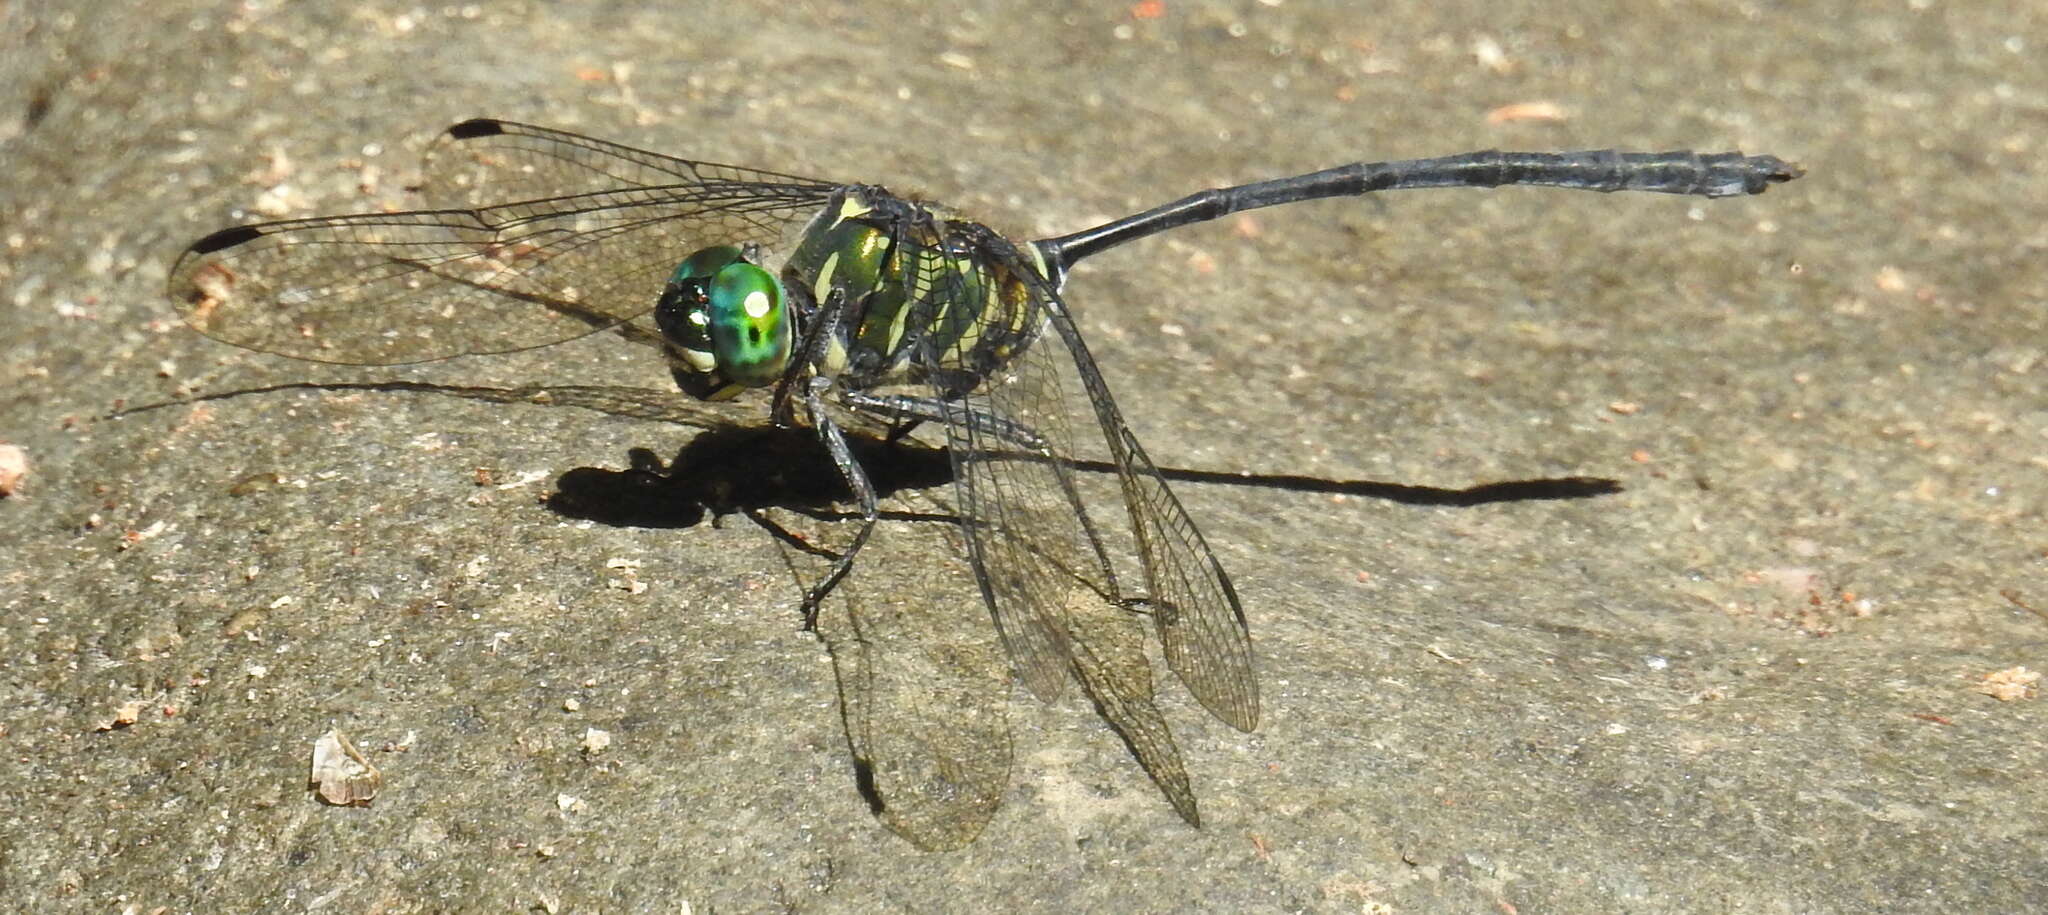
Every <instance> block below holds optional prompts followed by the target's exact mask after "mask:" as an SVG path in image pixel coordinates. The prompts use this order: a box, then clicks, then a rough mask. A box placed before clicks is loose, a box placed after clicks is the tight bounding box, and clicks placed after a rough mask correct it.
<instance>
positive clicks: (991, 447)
mask: <svg viewBox="0 0 2048 915" xmlns="http://www.w3.org/2000/svg"><path fill="white" fill-rule="evenodd" d="M956 247H957V246H956ZM979 249H980V250H981V251H983V252H985V253H986V254H987V255H988V256H989V257H990V258H991V259H992V260H993V261H996V262H999V263H1000V264H1001V266H1002V267H1003V268H1004V269H1007V270H1009V271H1014V272H1016V275H1018V276H1021V277H1036V276H1037V274H1036V273H1035V272H1032V270H1033V268H1032V267H1031V266H1030V265H1028V264H1026V263H1024V262H1023V259H1022V258H1021V257H1020V256H1019V255H1018V254H1017V252H1016V251H1015V250H1014V249H1013V248H1011V247H1010V246H1009V245H1008V244H1007V243H1005V242H1002V241H1000V240H999V239H996V238H994V237H992V236H984V237H982V238H981V239H980V242H979ZM955 273H956V274H957V271H956V272H955ZM933 285H934V288H935V292H934V295H941V296H943V295H948V294H955V295H957V294H960V293H959V291H958V290H957V289H949V288H948V287H947V286H946V285H945V284H944V283H943V282H935V283H934V284H933ZM979 307H981V308H982V309H983V314H982V319H983V320H984V321H987V322H989V323H990V324H991V325H993V326H997V327H1003V326H1010V327H1017V326H1029V327H1041V326H1042V327H1045V328H1051V329H1053V331H1054V333H1052V334H1050V335H1046V336H1051V337H1052V338H1053V339H1041V340H1038V341H1036V343H1035V344H1033V345H1031V346H1029V347H1028V348H1026V349H1025V350H1024V351H1023V353H1021V354H1017V355H1016V356H1014V358H1011V359H1010V360H1009V361H1008V362H1005V363H1003V364H1002V365H1000V366H996V367H995V368H994V370H993V371H991V372H990V373H989V376H988V378H987V379H986V381H985V382H984V383H983V384H981V385H979V386H976V387H975V388H973V389H972V390H971V391H969V392H967V393H966V394H964V395H959V396H957V398H956V399H955V400H953V401H951V407H950V409H949V410H948V412H947V414H946V416H947V434H948V443H949V445H950V450H951V453H952V456H953V461H954V468H955V480H954V485H955V489H956V492H957V493H958V494H959V501H960V515H961V519H962V525H961V526H962V530H963V531H964V532H965V534H966V537H967V541H968V555H969V557H970V559H971V560H972V562H973V563H974V565H975V569H976V571H977V573H978V577H979V580H980V583H981V585H982V588H983V594H984V597H985V598H986V599H987V601H988V602H989V605H990V607H991V608H992V610H993V611H994V615H995V619H996V622H997V625H998V629H999V631H1000V632H1001V634H1002V637H1003V641H1004V645H1005V647H1007V648H1008V649H1009V652H1010V656H1011V658H1012V660H1013V662H1014V663H1015V664H1016V666H1017V668H1018V671H1019V673H1020V675H1021V676H1022V677H1023V679H1024V681H1025V682H1026V683H1027V684H1028V685H1030V686H1031V688H1032V690H1033V691H1034V692H1036V693H1038V694H1039V695H1040V696H1051V695H1053V694H1056V693H1057V692H1058V691H1059V689H1060V688H1061V686H1062V685H1063V683H1064V682H1065V680H1066V679H1067V677H1068V676H1070V675H1071V676H1072V677H1074V678H1076V679H1078V680H1079V681H1080V683H1081V686H1082V689H1083V690H1084V691H1085V692H1086V693H1087V694H1088V696H1089V698H1090V699H1091V700H1093V701H1094V704H1095V706H1096V709H1097V710H1098V711H1099V712H1100V713H1101V714H1102V716H1103V719H1104V720H1105V721H1106V722H1108V723H1109V725H1110V726H1111V727H1112V728H1114V729H1115V730H1116V731H1117V733H1118V734H1119V735H1121V736H1122V737H1123V738H1124V741H1125V742H1126V743H1127V744H1128V745H1129V746H1130V748H1131V750H1132V752H1133V754H1134V755H1135V756H1136V757H1137V759H1138V762H1139V764H1140V765H1142V766H1143V767H1144V768H1145V771H1146V773H1147V774H1148V775H1150V776H1151V777H1152V780H1153V781H1154V782H1155V783H1156V784H1158V785H1159V788H1160V790H1161V791H1163V792H1164V793H1165V794H1166V796H1167V798H1168V800H1169V801H1171V802H1172V803H1173V806H1174V809H1175V810H1177V811H1179V813H1180V814H1181V816H1182V817H1183V818H1185V819H1186V820H1187V821H1188V822H1190V823H1199V822H1200V818H1199V815H1198V814H1197V812H1196V806H1195V797H1194V793H1193V789H1192V787H1191V786H1190V784H1189V782H1188V777H1187V772H1186V769H1185V767H1184V766H1183V764H1182V761H1181V756H1180V751H1179V750H1178V748H1177V747H1176V746H1175V745H1174V742H1173V737H1172V734H1171V732H1170V731H1169V730H1168V728H1167V725H1166V721H1165V718H1164V716H1162V715H1161V714H1160V712H1159V709H1158V706H1157V705H1156V704H1155V702H1154V693H1153V684H1152V673H1151V666H1150V661H1149V660H1148V659H1147V657H1146V654H1145V651H1144V639H1143V636H1142V630H1141V629H1140V627H1139V621H1138V616H1139V614H1138V613H1137V612H1135V611H1134V610H1133V608H1132V606H1131V605H1130V604H1131V602H1130V601H1129V600H1128V596H1127V595H1126V594H1125V593H1124V592H1123V590H1122V589H1121V588H1120V587H1119V585H1118V583H1117V580H1116V574H1115V567H1114V566H1113V564H1112V563H1111V562H1110V560H1109V557H1108V556H1107V554H1106V550H1105V548H1104V541H1103V537H1102V533H1103V532H1102V531H1101V529H1100V528H1099V527H1098V526H1097V525H1096V523H1095V521H1094V520H1093V519H1092V518H1091V516H1090V513H1089V511H1088V506H1089V500H1088V498H1086V497H1085V496H1084V491H1083V486H1082V485H1081V481H1079V480H1077V479H1076V474H1075V465H1074V462H1075V460H1076V451H1075V450H1074V445H1075V441H1074V435H1073V431H1072V427H1073V425H1074V423H1075V421H1076V420H1075V419H1073V417H1074V416H1075V415H1076V414H1080V415H1087V414H1092V415H1093V416H1094V417H1095V418H1096V420H1097V422H1098V423H1099V425H1100V426H1101V428H1102V431H1103V433H1104V436H1105V439H1106V440H1105V445H1106V446H1107V447H1108V449H1109V453H1110V454H1111V455H1112V457H1113V458H1114V465H1115V466H1116V467H1117V468H1118V474H1117V478H1118V487H1117V489H1116V491H1115V492H1114V493H1113V494H1112V495H1111V496H1110V497H1109V498H1110V499H1116V498H1117V497H1118V496H1121V500H1122V501H1123V502H1125V503H1126V504H1127V505H1128V506H1129V511H1130V515H1131V518H1132V521H1133V524H1134V526H1135V528H1136V530H1135V537H1136V539H1137V541H1138V542H1139V544H1140V554H1141V559H1142V561H1143V564H1144V566H1145V570H1146V576H1147V578H1148V580H1150V581H1151V582H1152V583H1153V586H1152V595H1151V597H1150V598H1149V599H1148V600H1147V601H1146V602H1145V603H1147V604H1149V605H1150V606H1151V608H1152V615H1153V616H1154V618H1155V619H1156V620H1157V621H1158V626H1159V630H1160V633H1161V636H1162V638H1163V640H1164V641H1165V643H1166V645H1167V648H1168V657H1169V659H1170V660H1173V661H1174V662H1175V663H1174V665H1173V667H1174V670H1175V672H1176V673H1177V674H1179V675H1180V677H1181V678H1182V679H1183V680H1184V681H1185V682H1186V683H1187V684H1188V686H1189V688H1190V690H1191V691H1193V692H1194V693H1195V695H1196V697H1197V698H1198V699H1199V700H1200V701H1201V702H1202V703H1203V704H1204V705H1205V706H1206V707H1208V708H1210V709H1211V710H1212V711H1213V712H1215V714H1217V716H1218V717H1221V718H1223V719H1224V720H1225V721H1227V722H1230V723H1231V724H1233V725H1237V726H1239V727H1244V728H1247V729H1249V728H1250V727H1252V726H1253V725H1254V724H1256V722H1257V719H1258V711H1257V708H1258V700H1257V694H1256V686H1255V685H1254V683H1253V681H1252V672H1251V657H1250V641H1249V637H1248V636H1247V634H1246V632H1245V628H1244V622H1243V616H1242V614H1241V613H1240V612H1239V611H1238V607H1237V601H1236V596H1235V595H1234V593H1232V591H1231V589H1230V586H1229V584H1228V582H1227V580H1226V579H1225V578H1224V577H1223V572H1222V570H1221V568H1220V567H1219V566H1218V565H1217V563H1216V562H1215V559H1214V557H1212V556H1211V555H1210V554H1209V551H1208V548H1207V547H1206V546H1205V545H1203V543H1202V541H1201V538H1200V535H1199V534H1198V533H1196V532H1195V529H1194V526H1193V524H1192V523H1191V522H1189V521H1188V519H1187V517H1186V514H1185V513H1184V512H1182V511H1181V510H1180V506H1179V504H1178V503H1177V502H1176V501H1174V499H1173V497H1172V494H1171V493H1170V492H1169V491H1168V490H1167V489H1166V488H1165V482H1164V481H1163V480H1162V479H1161V478H1160V477H1159V473H1158V471H1157V469H1155V468H1154V467H1153V466H1152V464H1151V462H1150V461H1149V460H1147V459H1146V458H1145V457H1144V453H1143V452H1142V451H1141V450H1138V449H1137V447H1136V442H1135V440H1134V439H1133V438H1132V437H1131V435H1130V433H1129V431H1128V430H1127V429H1125V428H1124V426H1123V422H1122V418H1121V416H1120V415H1119V414H1117V413H1116V411H1115V405H1114V403H1111V402H1107V398H1108V396H1109V392H1108V390H1107V388H1106V386H1105V385H1104V384H1103V383H1102V380H1101V377H1100V375H1099V373H1097V372H1096V370H1095V364H1094V362H1093V360H1092V359H1090V358H1089V356H1088V352H1087V350H1086V348H1085V347H1083V346H1082V345H1081V343H1080V339H1079V336H1078V334H1076V333H1074V331H1073V326H1072V321H1071V319H1070V318H1068V316H1067V314H1066V311H1065V307H1064V305H1063V304H1062V303H1061V302H1060V300H1059V298H1058V296H1057V295H1056V294H1055V293H1054V292H1053V290H1052V289H1051V287H1050V285H1049V284H1046V283H1042V282H1035V283H1031V284H1029V285H1028V286H1027V287H1025V291H1024V293H1023V294H1022V296H1021V301H1012V300H1009V299H1006V298H1005V297H1003V296H990V297H988V300H987V301H986V302H985V303H982V304H981V305H980V306H979ZM1005 309H1008V310H1010V311H1009V312H1005ZM1020 309H1021V311H1022V314H1021V315H1020V314H1016V313H1014V312H1016V311H1017V310H1020ZM932 311H933V312H934V313H938V314H954V313H958V312H959V309H958V308H957V307H956V308H954V309H951V310H946V309H933V310H932ZM1040 333H1041V335H1045V334H1044V332H1043V331H1042V330H1041V331H1040ZM964 339H968V340H970V341H971V340H972V339H973V338H972V337H971V336H970V337H968V338H964ZM952 361H953V362H955V363H964V362H967V361H969V357H968V355H967V354H966V353H964V352H956V353H954V354H953V360H952ZM944 393H946V392H945V391H943V390H942V391H941V394H942V396H943V394H944Z"/></svg>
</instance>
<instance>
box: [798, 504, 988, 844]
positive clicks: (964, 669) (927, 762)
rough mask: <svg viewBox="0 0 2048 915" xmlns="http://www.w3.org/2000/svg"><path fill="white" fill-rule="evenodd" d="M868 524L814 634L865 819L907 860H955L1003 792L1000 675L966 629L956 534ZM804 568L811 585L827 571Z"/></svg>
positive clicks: (950, 529)
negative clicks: (907, 846) (908, 849)
mask: <svg viewBox="0 0 2048 915" xmlns="http://www.w3.org/2000/svg"><path fill="white" fill-rule="evenodd" d="M896 498H897V500H898V501H899V502H900V503H901V504H905V505H910V506H922V505H924V504H926V503H925V501H924V500H922V499H921V497H919V496H918V495H916V494H910V493H905V494H899V495H898V496H897V497H896ZM879 523H880V525H881V527H880V528H879V529H878V530H876V531H875V533H874V536H872V537H871V538H870V539H869V540H868V543H867V546H866V547H865V548H863V549H862V550H861V555H860V560H861V561H860V563H859V564H858V565H857V566H856V567H855V568H854V570H853V572H852V573H850V574H849V575H848V576H847V578H846V579H845V580H844V581H842V582H840V584H839V587H838V588H836V589H834V591H833V593H832V597H831V598H829V599H828V600H827V601H826V606H825V607H823V608H822V609H821V612H820V615H819V617H818V634H819V636H820V637H822V638H823V639H824V641H825V644H826V647H827V649H828V650H829V651H830V652H831V655H832V666H833V670H834V672H835V673H837V674H838V678H839V699H840V711H841V714H842V716H843V718H844V721H845V724H846V739H847V743H848V745H849V746H850V747H851V749H852V751H853V757H854V761H855V765H856V767H857V771H858V773H859V776H860V779H861V782H862V784H861V788H862V791H863V793H864V794H866V795H867V797H868V800H869V803H870V804H871V805H873V806H874V807H875V808H876V809H875V814H876V816H877V817H879V818H880V819H881V821H882V822H883V824H884V825H887V826H888V827H889V828H890V829H891V830H892V831H894V832H895V833H896V834H898V835H900V836H902V837H903V838H905V839H906V840H908V841H909V842H910V843H911V844H912V845H915V846H917V847H918V848H921V849H924V850H926V851H941V850H946V849H953V848H959V847H962V846H964V845H966V844H968V843H969V842H972V841H973V840H974V838H975V837H976V836H978V835H980V834H981V830H982V828H983V827H984V826H986V825H987V824H988V821H989V818H990V817H992V816H994V815H995V811H996V808H997V807H998V806H1000V805H1001V803H1002V797H1003V791H1004V790H1005V789H1006V788H1007V787H1008V786H1009V781H1010V759H1011V751H1010V725H1009V720H1008V717H1007V712H1008V705H1009V694H1010V678H1009V670H1008V667H1007V666H1006V665H1005V664H1004V663H1003V658H1002V655H1001V653H1000V649H999V648H998V647H997V644H996V639H995V637H994V633H992V632H991V631H990V630H989V629H988V627H986V626H980V625H975V616H976V613H977V605H978V604H979V596H978V593H977V589H976V587H975V584H974V575H973V572H972V570H970V569H969V568H968V567H967V564H966V563H965V561H963V560H962V559H961V558H960V555H961V554H960V548H959V545H958V544H957V543H955V542H953V541H954V539H955V537H956V536H957V533H956V532H957V528H956V527H955V526H954V525H952V524H948V523H946V522H944V521H943V520H923V521H902V520H883V521H881V522H879ZM811 558H812V559H816V558H817V557H811ZM813 564H814V565H815V566H816V569H815V572H814V574H813V575H812V578H813V579H815V577H816V576H817V575H822V574H823V571H824V569H825V568H826V567H827V566H829V563H828V562H823V561H818V562H814V563H813Z"/></svg>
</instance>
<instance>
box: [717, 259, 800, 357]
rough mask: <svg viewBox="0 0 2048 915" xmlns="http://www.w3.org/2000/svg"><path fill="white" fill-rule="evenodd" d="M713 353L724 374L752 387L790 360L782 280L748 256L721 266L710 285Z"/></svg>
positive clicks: (788, 329)
mask: <svg viewBox="0 0 2048 915" xmlns="http://www.w3.org/2000/svg"><path fill="white" fill-rule="evenodd" d="M706 291H707V294H708V296H709V299H710V302H709V304H708V306H707V307H706V311H707V313H708V315H709V323H710V328H709V329H710V336H711V353H712V356H713V358H714V359H715V360H716V362H717V364H718V369H719V371H721V372H723V373H724V374H725V377H727V378H729V379H731V380H733V381H734V382H737V383H739V384H743V385H746V386H748V387H761V386H763V385H769V384H774V383H775V382H776V381H777V380H779V379H781V377H782V370H783V367H784V366H786V365H788V363H789V336H790V334H789V331H790V328H789V320H788V318H787V314H786V312H785V310H784V309H783V306H782V302H783V299H782V284H781V283H780V282H778V281H777V280H776V279H775V275H774V274H772V273H769V272H768V271H766V270H763V269H761V268H759V267H756V266H754V265H753V264H750V263H747V262H746V261H744V260H736V261H734V262H732V263H729V264H726V265H725V266H723V267H721V268H719V270H718V272H717V273H716V274H715V275H713V276H712V277H711V282H710V284H709V286H708V288H707V290H706Z"/></svg>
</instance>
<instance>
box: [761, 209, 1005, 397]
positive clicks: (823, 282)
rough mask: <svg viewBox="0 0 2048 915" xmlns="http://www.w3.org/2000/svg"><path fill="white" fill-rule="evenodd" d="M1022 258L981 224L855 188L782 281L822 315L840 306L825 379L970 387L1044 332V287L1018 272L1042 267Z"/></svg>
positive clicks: (796, 254)
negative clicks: (944, 381)
mask: <svg viewBox="0 0 2048 915" xmlns="http://www.w3.org/2000/svg"><path fill="white" fill-rule="evenodd" d="M1020 253H1021V252H1020V251H1019V250H1018V249H1014V248H1012V247H1010V245H1009V243H1008V242H1006V241H1003V240H1002V239H1000V238H997V237H996V236H995V235H994V233H992V232H990V231H989V230H987V229H984V228H982V227H981V226H978V225H974V224H971V223H956V222H952V221H948V220H945V219H941V218H937V217H934V216H932V215H931V214H929V213H928V212H926V211H924V210H922V209H920V208H918V207H916V206H914V205H912V204H910V203H908V202H905V201H903V200H900V199H897V198H895V197H890V196H887V195H886V194H885V193H884V192H880V191H876V190H870V189H867V188H849V189H847V190H846V191H844V192H843V193H842V194H840V195H838V196H835V198H834V200H833V203H832V205H830V206H828V207H827V208H826V209H825V210H824V211H823V212H820V213H819V214H818V216H817V217H816V218H815V219H814V220H813V221H812V223H811V225H810V227H809V228H808V229H806V230H805V232H804V234H803V236H802V238H801V239H800V240H799V242H798V244H797V247H796V250H795V251H793V252H791V254H790V256H789V258H788V259H787V260H786V261H785V262H784V264H783V268H782V281H783V284H784V286H786V287H789V288H791V289H801V290H804V291H805V292H808V293H809V295H810V298H811V300H812V301H813V302H815V303H816V304H817V305H818V306H819V312H820V314H821V315H823V314H824V313H825V312H827V311H828V310H830V309H831V308H832V307H833V305H832V303H834V302H838V303H840V305H839V307H840V311H839V315H838V320H837V333H836V334H835V335H834V337H835V339H834V340H833V341H831V344H833V345H836V346H835V348H834V349H833V351H832V352H829V353H827V359H826V361H827V366H826V368H827V370H828V371H831V372H833V373H835V374H841V375H844V376H846V378H847V380H848V381H850V382H856V383H873V382H877V381H882V380H887V379H891V378H893V377H896V376H908V377H909V378H910V380H936V379H934V378H933V377H932V376H933V375H934V374H945V375H955V376H957V375H958V373H960V372H961V371H965V372H967V373H968V374H969V375H970V376H972V378H971V379H969V378H962V379H960V380H961V381H970V380H978V379H979V377H980V376H982V375H985V374H986V373H987V372H989V371H991V370H992V369H993V368H995V367H996V366H999V365H1001V364H1002V363H1004V362H1007V361H1009V360H1010V359H1011V358H1014V357H1015V356H1016V355H1017V353H1019V352H1022V351H1023V349H1024V347H1025V346H1026V345H1028V344H1029V343H1030V341H1031V338H1032V337H1034V336H1035V335H1036V333H1037V331H1038V328H1039V326H1040V325H1041V324H1042V323H1043V318H1044V314H1043V311H1042V310H1041V306H1040V305H1039V304H1038V301H1037V298H1036V296H1035V295H1034V294H1033V284H1034V280H1036V278H1035V277H1026V276H1019V275H1018V274H1019V272H1020V271H1019V270H1018V269H1016V267H1015V266H1013V265H1024V266H1025V267H1026V268H1027V269H1029V268H1030V267H1032V266H1035V264H1036V262H1035V261H1034V260H1030V259H1029V257H1030V255H1029V254H1025V255H1024V257H1022V258H1020V257H1019V256H1018V255H1019V254H1020ZM1041 282H1042V281H1041ZM813 320H815V319H813ZM951 384H958V382H951ZM967 386H969V387H971V386H972V385H971V383H970V384H968V385H967Z"/></svg>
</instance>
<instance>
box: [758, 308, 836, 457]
mask: <svg viewBox="0 0 2048 915" xmlns="http://www.w3.org/2000/svg"><path fill="white" fill-rule="evenodd" d="M793 290H794V291H793V292H792V293H791V294H792V295H802V296H804V297H805V298H806V299H808V298H809V297H810V294H809V293H806V292H803V291H802V290H801V289H796V288H794V287H793ZM797 311H798V313H808V314H811V315H815V318H814V320H815V322H816V323H815V326H813V327H811V328H809V329H808V330H807V332H806V329H805V328H798V330H799V331H800V332H802V333H801V339H802V340H803V349H802V350H800V351H798V352H797V353H796V354H795V357H794V358H792V359H790V360H789V366H788V367H787V368H785V369H783V371H782V378H781V380H779V381H777V382H776V383H775V396H774V398H773V399H772V400H771V401H770V403H771V404H772V407H771V408H770V410H769V417H770V421H771V422H773V423H775V425H777V426H780V427H782V428H785V429H786V428H790V427H792V426H794V425H795V423H793V422H791V420H792V419H794V418H795V417H794V413H795V410H794V408H793V407H791V406H790V402H791V401H792V400H794V399H795V397H794V396H793V395H794V393H795V391H796V385H797V381H798V380H799V379H801V378H802V377H803V374H804V373H805V372H811V371H819V372H820V373H821V374H822V366H821V365H820V363H822V362H823V361H824V358H825V349H826V344H827V343H829V342H830V341H831V340H832V338H834V337H835V336H837V335H838V333H839V317H840V315H842V314H844V313H845V311H846V289H845V288H844V287H835V288H834V289H833V290H832V293H831V294H830V295H828V296H826V297H825V302H824V304H822V305H820V306H819V307H818V308H816V309H812V310H808V311H806V310H803V309H798V310H797ZM813 377H816V376H813ZM806 397H807V399H808V395H806ZM806 408H807V409H808V404H807V405H806Z"/></svg>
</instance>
